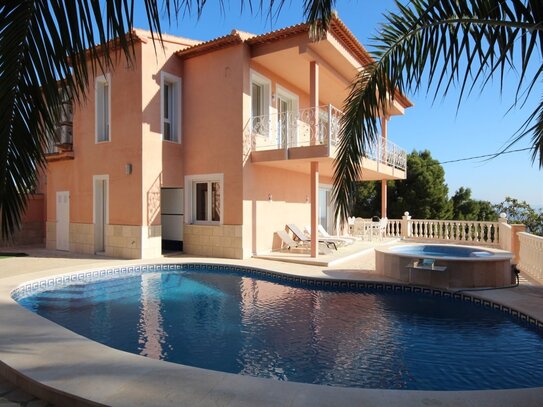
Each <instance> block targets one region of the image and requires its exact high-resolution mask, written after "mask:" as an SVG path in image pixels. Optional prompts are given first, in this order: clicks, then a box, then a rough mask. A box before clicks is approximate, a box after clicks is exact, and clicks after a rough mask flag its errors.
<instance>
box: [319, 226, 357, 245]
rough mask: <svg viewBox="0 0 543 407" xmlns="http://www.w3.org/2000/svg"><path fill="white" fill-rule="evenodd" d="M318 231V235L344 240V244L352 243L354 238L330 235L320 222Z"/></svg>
mask: <svg viewBox="0 0 543 407" xmlns="http://www.w3.org/2000/svg"><path fill="white" fill-rule="evenodd" d="M318 232H319V235H321V236H322V237H323V238H325V239H338V240H341V241H344V242H345V244H353V243H354V242H355V240H356V239H355V238H354V237H348V236H332V235H330V234H329V233H328V232H327V231H326V229H325V228H324V227H323V226H322V225H321V224H319V229H318Z"/></svg>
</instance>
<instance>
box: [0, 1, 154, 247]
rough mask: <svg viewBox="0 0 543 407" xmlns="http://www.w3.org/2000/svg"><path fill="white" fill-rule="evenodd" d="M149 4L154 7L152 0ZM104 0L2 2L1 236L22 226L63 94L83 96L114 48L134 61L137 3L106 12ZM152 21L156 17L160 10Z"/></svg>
mask: <svg viewBox="0 0 543 407" xmlns="http://www.w3.org/2000/svg"><path fill="white" fill-rule="evenodd" d="M146 1H147V3H149V4H150V7H151V8H152V7H153V5H154V4H155V2H153V1H150V0H146ZM101 4H103V2H101V1H99V0H89V1H84V0H77V1H69V2H64V1H60V0H56V1H55V0H53V1H47V0H36V1H30V0H26V1H13V0H7V1H4V2H2V5H1V6H0V21H2V27H1V28H0V83H1V86H0V120H2V124H3V125H2V126H0V162H1V163H2V164H1V165H0V223H1V225H2V226H1V236H2V237H3V238H9V236H11V235H12V234H13V232H14V231H15V230H17V228H18V226H19V224H20V221H21V216H22V214H23V213H24V210H25V207H26V200H27V196H28V194H30V193H32V192H33V191H34V190H35V188H36V184H37V181H38V177H37V173H38V171H39V169H40V168H42V167H43V166H44V164H45V158H44V150H45V147H46V145H47V143H48V141H49V137H48V135H51V134H54V129H55V126H56V124H57V123H58V118H59V115H60V112H61V106H62V102H63V100H64V98H65V97H66V93H67V94H68V97H69V98H71V99H75V100H80V99H81V98H82V97H84V95H85V91H86V88H87V84H88V79H89V75H91V74H93V73H94V72H96V71H97V70H98V69H106V68H107V67H108V66H110V65H111V62H112V61H111V51H112V49H114V48H115V49H119V48H121V49H122V50H123V51H124V54H125V55H126V57H127V58H128V59H129V60H130V59H131V57H132V55H133V54H132V47H131V46H130V44H131V41H132V37H131V36H126V33H128V32H130V31H131V30H132V19H133V11H132V2H131V1H129V0H126V1H120V2H107V4H106V7H105V10H102V8H101V7H102V6H101ZM103 15H104V16H105V17H103ZM149 18H151V19H152V18H156V21H158V14H156V15H151V16H150V17H149ZM154 27H157V25H156V24H155V25H154ZM158 27H159V26H158ZM116 37H117V38H118V40H117V41H116V42H115V43H113V42H112V41H111V40H112V39H113V38H116Z"/></svg>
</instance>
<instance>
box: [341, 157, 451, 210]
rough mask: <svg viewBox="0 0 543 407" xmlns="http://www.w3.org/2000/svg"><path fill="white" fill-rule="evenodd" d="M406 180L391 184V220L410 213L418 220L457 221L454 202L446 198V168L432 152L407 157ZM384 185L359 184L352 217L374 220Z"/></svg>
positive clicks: (377, 183) (374, 183)
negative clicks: (372, 217) (454, 214)
mask: <svg viewBox="0 0 543 407" xmlns="http://www.w3.org/2000/svg"><path fill="white" fill-rule="evenodd" d="M407 167H408V168H409V171H408V172H407V178H406V179H405V180H398V181H388V183H387V188H388V194H387V196H388V213H387V215H388V217H389V218H394V219H400V218H401V217H402V216H403V214H404V212H406V211H408V212H409V213H410V214H411V216H412V217H413V218H417V219H454V218H452V214H453V211H452V207H453V206H452V201H449V198H448V196H447V194H448V190H449V189H448V187H447V184H446V183H445V171H444V169H443V167H442V166H441V165H440V164H439V163H438V162H437V161H436V160H434V159H433V158H432V155H431V153H430V152H429V151H427V150H425V151H420V152H418V151H413V152H412V153H410V154H408V156H407ZM380 197H381V182H373V181H366V182H359V183H358V184H357V188H356V196H355V203H354V207H353V212H352V213H353V214H354V215H355V216H361V217H366V218H367V217H371V216H373V215H375V214H379V213H380V210H381V198H380Z"/></svg>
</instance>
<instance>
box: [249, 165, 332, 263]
mask: <svg viewBox="0 0 543 407" xmlns="http://www.w3.org/2000/svg"><path fill="white" fill-rule="evenodd" d="M307 166H308V167H309V166H310V163H309V162H308V163H307ZM320 183H321V184H330V183H331V179H330V178H328V177H321V179H320ZM244 191H245V194H244V196H243V200H244V234H243V238H244V241H243V243H244V252H245V253H251V254H253V253H265V252H268V251H270V250H271V249H277V248H279V247H280V244H281V242H280V241H279V240H278V238H277V236H275V232H276V231H278V230H284V229H285V226H286V225H287V224H288V223H295V224H296V225H298V227H300V228H301V229H303V227H304V226H305V225H309V224H310V214H311V204H310V201H311V199H310V197H311V189H310V175H309V174H302V173H299V172H293V171H286V170H282V169H279V168H272V167H264V166H260V165H255V164H252V163H247V164H246V165H245V169H244ZM270 195H271V201H270V200H269V196H270Z"/></svg>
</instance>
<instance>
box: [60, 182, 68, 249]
mask: <svg viewBox="0 0 543 407" xmlns="http://www.w3.org/2000/svg"><path fill="white" fill-rule="evenodd" d="M57 250H70V192H69V191H59V192H57Z"/></svg>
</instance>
